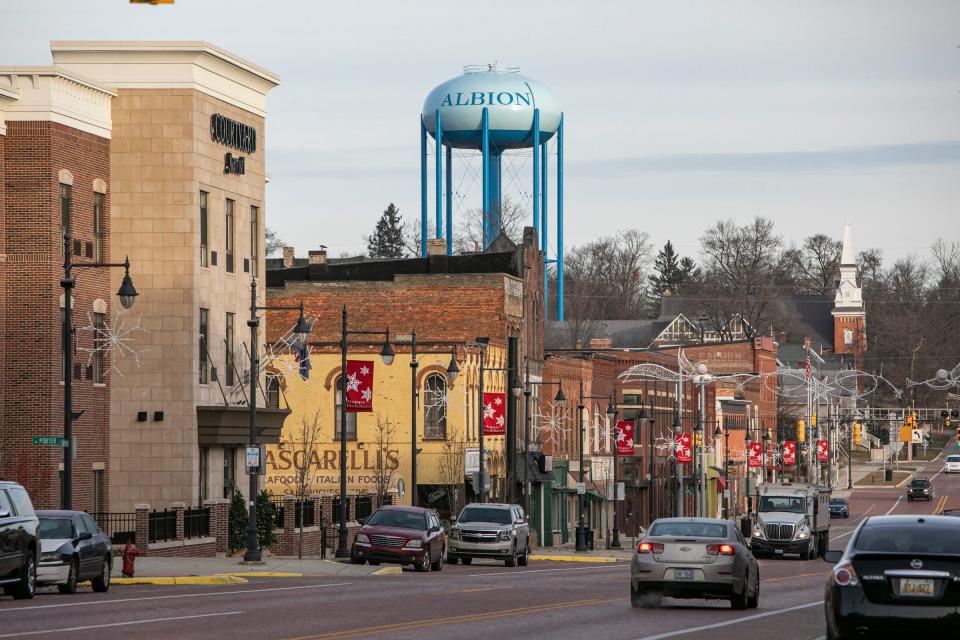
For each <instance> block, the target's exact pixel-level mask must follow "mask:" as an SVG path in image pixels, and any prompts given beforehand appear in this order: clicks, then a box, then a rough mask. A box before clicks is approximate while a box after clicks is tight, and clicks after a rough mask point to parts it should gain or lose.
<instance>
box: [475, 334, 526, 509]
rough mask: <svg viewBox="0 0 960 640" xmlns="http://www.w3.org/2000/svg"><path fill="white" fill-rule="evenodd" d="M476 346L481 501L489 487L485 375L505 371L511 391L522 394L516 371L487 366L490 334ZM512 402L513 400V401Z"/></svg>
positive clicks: (485, 499) (481, 337)
mask: <svg viewBox="0 0 960 640" xmlns="http://www.w3.org/2000/svg"><path fill="white" fill-rule="evenodd" d="M474 344H475V346H478V347H480V389H479V394H480V395H479V398H478V399H477V413H478V416H479V417H478V420H477V426H478V427H479V429H480V431H479V433H478V434H477V435H478V438H477V440H478V444H479V445H480V446H479V449H480V464H479V466H480V502H486V501H487V487H486V483H485V482H484V481H483V473H484V471H483V468H484V459H483V458H484V453H485V452H484V447H483V410H484V407H483V394H484V376H485V375H486V372H487V371H505V372H507V374H508V376H507V378H508V380H509V382H508V385H509V386H510V389H509V392H510V393H513V394H515V395H519V394H520V391H521V389H520V387H519V386H514V385H515V384H516V376H514V375H513V373H514V371H513V369H512V368H511V367H487V361H486V356H487V347H488V346H489V345H490V338H489V337H488V336H480V337H477V339H476V340H475V343H474ZM511 402H512V401H511Z"/></svg>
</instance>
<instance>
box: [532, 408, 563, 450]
mask: <svg viewBox="0 0 960 640" xmlns="http://www.w3.org/2000/svg"><path fill="white" fill-rule="evenodd" d="M547 404H548V407H549V408H548V411H547V413H546V414H544V413H542V412H541V411H540V407H537V408H536V413H535V414H534V415H533V416H532V417H533V428H534V431H535V432H536V433H537V434H538V435H539V437H540V442H541V443H544V444H545V443H547V442H559V441H560V439H561V438H562V437H563V436H565V435H567V434H569V433H570V432H571V431H572V429H570V428H568V427H566V426H565V425H566V424H567V421H568V418H569V411H570V410H569V408H568V407H564V406H561V405H559V404H558V403H554V402H549V403H547Z"/></svg>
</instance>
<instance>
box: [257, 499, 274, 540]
mask: <svg viewBox="0 0 960 640" xmlns="http://www.w3.org/2000/svg"><path fill="white" fill-rule="evenodd" d="M273 522H274V521H273V504H272V503H271V502H270V495H269V494H268V493H267V492H266V491H261V492H260V493H259V494H257V537H258V539H259V542H260V548H261V549H266V548H267V547H269V546H271V545H273V544H274V543H275V542H276V541H277V535H276V534H275V533H274V532H273Z"/></svg>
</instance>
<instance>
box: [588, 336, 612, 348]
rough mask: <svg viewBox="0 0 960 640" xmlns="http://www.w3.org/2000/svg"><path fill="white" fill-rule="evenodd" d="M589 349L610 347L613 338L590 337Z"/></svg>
mask: <svg viewBox="0 0 960 640" xmlns="http://www.w3.org/2000/svg"><path fill="white" fill-rule="evenodd" d="M590 348H591V349H612V348H613V340H611V339H610V338H590Z"/></svg>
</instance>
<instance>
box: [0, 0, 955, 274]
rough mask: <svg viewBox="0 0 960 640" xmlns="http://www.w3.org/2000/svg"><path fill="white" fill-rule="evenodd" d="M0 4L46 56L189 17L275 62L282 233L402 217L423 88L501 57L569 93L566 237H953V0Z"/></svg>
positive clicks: (408, 206)
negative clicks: (754, 229) (390, 206)
mask: <svg viewBox="0 0 960 640" xmlns="http://www.w3.org/2000/svg"><path fill="white" fill-rule="evenodd" d="M3 4H4V9H3V11H2V15H3V16H4V17H3V20H2V21H0V64H2V65H35V64H49V63H50V52H49V41H50V40H55V39H154V40H156V39H189V40H194V39H204V40H208V41H210V42H213V43H215V44H217V45H219V46H221V47H224V48H226V49H228V50H231V51H233V52H235V53H237V54H238V55H240V56H242V57H244V58H247V59H249V60H251V61H253V62H255V63H257V64H259V65H261V66H263V67H266V68H267V69H269V70H271V71H273V72H275V73H277V74H279V75H280V76H281V78H282V83H281V85H280V86H279V87H278V88H276V89H274V90H273V91H272V92H271V93H270V94H269V98H268V116H267V131H266V140H267V144H266V149H267V166H268V172H269V173H270V174H271V176H272V182H271V183H270V185H269V186H268V190H267V210H266V215H267V224H268V225H269V226H270V227H272V228H274V229H276V230H277V231H278V232H279V234H280V236H281V237H282V238H283V239H284V240H286V241H287V242H288V243H292V244H294V245H295V246H296V247H297V250H298V253H304V252H305V251H306V250H307V249H310V248H315V247H316V246H317V245H319V244H321V243H322V244H325V245H328V247H329V248H330V249H329V250H330V251H331V252H332V253H333V255H338V254H340V253H342V252H359V251H361V250H363V249H365V243H364V242H363V240H362V238H361V236H363V235H366V234H368V233H369V232H370V230H371V228H372V227H373V224H374V222H375V220H376V219H377V217H378V216H379V214H380V212H381V211H382V210H383V209H384V207H385V206H386V204H387V203H388V202H390V201H393V202H395V203H396V204H397V205H398V206H399V207H400V209H401V212H402V213H403V214H404V217H405V218H407V219H412V218H415V217H418V216H419V206H420V204H419V203H420V196H419V187H420V185H419V160H418V155H419V130H418V124H417V116H418V114H419V112H420V108H421V106H422V104H423V99H424V97H425V96H426V94H427V93H428V92H429V91H430V89H432V88H433V87H434V86H436V85H437V84H439V83H440V82H443V81H444V80H446V79H448V78H450V77H453V76H455V75H458V74H459V73H460V72H461V69H462V67H463V65H465V64H482V63H487V62H490V61H493V60H499V61H500V62H502V63H505V64H511V65H519V66H520V67H521V71H522V72H523V73H524V74H526V75H529V76H531V77H533V78H536V79H538V80H540V81H541V82H543V83H544V84H546V85H547V86H549V87H550V88H551V90H552V91H553V93H554V94H555V95H556V97H557V99H558V100H559V101H560V103H561V105H562V107H563V109H564V111H565V122H566V133H567V140H566V148H565V153H566V158H567V173H566V178H567V189H566V196H565V197H566V205H567V206H566V221H567V224H566V237H567V244H568V247H569V246H570V245H574V244H578V243H583V242H586V241H588V240H591V239H593V238H594V237H596V236H597V235H602V234H613V233H615V232H616V231H617V230H618V229H623V228H627V227H638V228H640V229H643V230H646V231H648V232H649V233H650V236H651V238H652V240H653V241H654V242H655V243H656V244H658V245H660V244H662V243H663V242H665V241H666V240H667V239H672V240H673V241H674V243H675V244H676V245H678V246H679V248H680V251H681V252H683V253H695V252H696V249H697V239H698V237H699V235H700V233H701V232H702V230H703V229H704V228H706V227H707V226H709V225H711V224H712V223H713V222H714V221H716V220H717V219H718V218H734V219H736V220H737V221H741V222H745V221H747V220H749V219H750V218H752V217H753V216H755V215H763V216H768V217H770V218H773V219H774V220H776V223H777V227H778V229H779V231H780V232H781V233H782V234H783V235H784V237H785V239H786V240H787V241H791V240H799V239H801V238H803V237H804V236H806V235H810V234H813V233H820V232H822V233H827V234H830V235H833V236H835V237H837V238H838V239H839V237H840V236H841V234H842V225H843V223H844V222H850V223H852V224H853V226H854V241H855V244H856V246H857V249H858V250H860V249H863V248H866V247H877V248H881V249H882V250H883V251H884V254H885V256H887V257H888V258H895V257H900V256H903V255H906V254H909V253H918V254H924V255H925V254H926V253H927V247H929V245H930V243H931V242H932V241H933V240H934V239H935V238H936V237H938V236H943V237H945V238H947V239H950V240H960V206H958V205H960V93H958V90H960V73H958V70H960V49H958V48H957V45H958V44H960V29H958V26H960V2H956V1H951V0H944V1H940V2H935V1H924V2H919V1H917V0H904V1H902V2H882V1H879V0H871V1H864V2H852V1H845V2H839V1H836V0H830V1H823V2H818V1H811V0H807V1H805V2H796V1H795V0H792V1H783V2H780V1H775V0H756V1H750V2H747V1H723V2H720V1H710V2H707V1H703V2H684V1H679V0H671V1H670V2H663V1H662V0H659V1H652V2H646V1H644V2H641V1H638V0H625V1H620V2H613V1H602V2H590V3H587V2H583V1H582V0H580V1H575V2H566V1H563V2H561V1H557V0H551V1H549V2H547V1H545V2H525V1H523V0H512V1H499V0H480V1H477V2H473V3H465V2H450V1H449V0H448V1H445V2H427V1H423V0H420V1H418V2H397V1H393V2H385V1H370V2H328V1H325V0H272V1H268V2H263V1H257V2H254V1H244V0H230V1H228V0H176V4H175V5H173V6H149V5H130V4H128V2H127V0H61V1H54V0H29V1H27V0H3ZM506 164H507V161H505V165H506ZM513 166H514V167H515V169H516V171H517V172H518V175H519V176H520V177H522V178H526V177H527V176H528V175H529V173H530V171H531V168H530V166H529V163H528V161H527V160H526V159H524V158H517V159H515V162H514V163H513ZM458 169H459V172H458V174H457V177H456V179H455V184H457V185H458V191H459V192H460V193H462V195H463V200H464V201H465V202H467V203H470V204H471V206H474V205H473V203H476V205H479V201H480V188H479V185H477V184H475V181H474V180H473V179H472V178H469V177H468V178H464V176H466V175H468V173H467V171H466V170H465V169H463V168H459V167H455V171H458ZM511 179H512V177H511V174H508V173H507V172H505V176H504V182H505V184H506V183H509V182H511ZM554 183H555V182H554ZM513 190H514V191H516V189H515V188H514V189H513ZM552 202H555V197H553V194H551V206H552ZM431 216H432V214H431Z"/></svg>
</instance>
